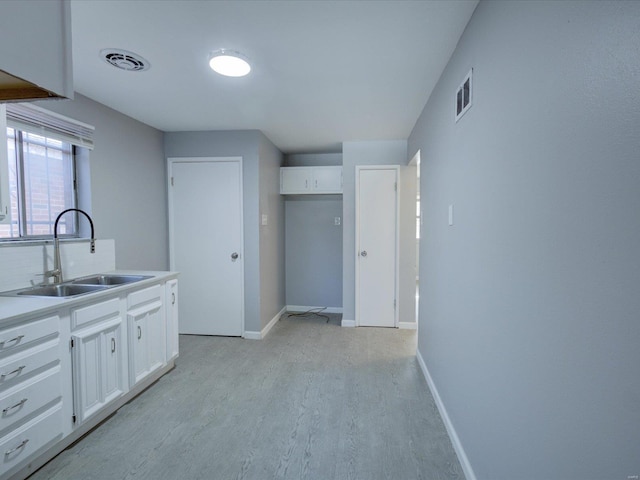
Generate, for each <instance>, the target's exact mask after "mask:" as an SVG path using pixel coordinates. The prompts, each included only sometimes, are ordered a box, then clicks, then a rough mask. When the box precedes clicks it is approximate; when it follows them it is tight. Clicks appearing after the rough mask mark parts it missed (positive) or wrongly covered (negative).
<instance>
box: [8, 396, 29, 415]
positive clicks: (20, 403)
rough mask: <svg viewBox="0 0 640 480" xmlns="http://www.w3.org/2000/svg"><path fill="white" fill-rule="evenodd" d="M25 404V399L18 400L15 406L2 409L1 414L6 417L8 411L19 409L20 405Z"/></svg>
mask: <svg viewBox="0 0 640 480" xmlns="http://www.w3.org/2000/svg"><path fill="white" fill-rule="evenodd" d="M26 402H27V399H26V398H23V399H22V400H20V401H19V402H18V403H16V404H15V405H11V406H10V407H6V408H3V409H2V414H3V415H6V414H7V413H8V412H9V411H10V410H13V409H14V408H18V407H21V406H22V405H24V404H25V403H26Z"/></svg>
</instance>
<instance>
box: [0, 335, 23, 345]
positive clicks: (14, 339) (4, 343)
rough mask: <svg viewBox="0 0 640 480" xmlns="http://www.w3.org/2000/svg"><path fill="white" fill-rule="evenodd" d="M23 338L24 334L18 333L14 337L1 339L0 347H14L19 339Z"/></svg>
mask: <svg viewBox="0 0 640 480" xmlns="http://www.w3.org/2000/svg"><path fill="white" fill-rule="evenodd" d="M23 338H24V335H18V336H17V337H15V338H12V339H11V340H3V341H1V342H0V348H5V347H7V346H9V347H15V346H16V345H17V344H19V343H20V340H22V339H23ZM11 342H14V343H13V345H7V343H11Z"/></svg>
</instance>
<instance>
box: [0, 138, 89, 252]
mask: <svg viewBox="0 0 640 480" xmlns="http://www.w3.org/2000/svg"><path fill="white" fill-rule="evenodd" d="M0 148H1V147H0ZM7 149H8V157H9V195H10V209H11V222H10V223H7V224H0V240H2V239H28V238H34V239H35V238H42V237H50V236H51V235H53V225H54V222H55V220H56V217H57V216H58V214H59V213H60V212H62V211H63V210H65V209H67V208H75V207H76V188H75V186H76V173H75V170H76V169H75V161H74V155H73V145H72V144H71V143H66V142H64V141H61V140H57V139H55V138H49V137H46V136H43V135H38V134H35V133H30V132H27V131H22V130H19V129H17V128H7ZM58 233H59V234H61V235H70V236H76V235H77V233H78V232H77V216H76V215H73V214H72V213H69V214H67V215H65V216H64V217H62V218H61V219H60V222H59V223H58Z"/></svg>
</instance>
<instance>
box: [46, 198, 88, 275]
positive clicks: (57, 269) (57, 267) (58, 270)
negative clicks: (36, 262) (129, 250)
mask: <svg viewBox="0 0 640 480" xmlns="http://www.w3.org/2000/svg"><path fill="white" fill-rule="evenodd" d="M67 212H78V213H81V214H83V215H84V216H85V217H87V220H89V224H90V225H91V244H90V248H89V251H90V252H91V253H96V237H95V232H94V229H93V220H91V217H90V216H89V214H88V213H87V212H85V211H84V210H80V209H79V208H68V209H66V210H64V211H62V212H60V214H59V215H58V217H57V218H56V223H54V224H53V270H52V271H51V272H47V273H48V274H49V275H50V276H52V277H53V283H54V284H56V283H62V280H63V277H62V262H61V261H60V239H59V238H58V222H59V221H60V218H61V217H62V216H63V215H64V214H65V213H67Z"/></svg>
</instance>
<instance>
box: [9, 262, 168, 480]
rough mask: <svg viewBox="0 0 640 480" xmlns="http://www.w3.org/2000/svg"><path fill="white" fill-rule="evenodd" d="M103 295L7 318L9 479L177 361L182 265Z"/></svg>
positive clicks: (32, 468)
mask: <svg viewBox="0 0 640 480" xmlns="http://www.w3.org/2000/svg"><path fill="white" fill-rule="evenodd" d="M167 277H168V278H167ZM98 298H99V300H98V299H96V300H91V298H90V297H89V296H88V297H85V299H84V300H83V301H82V302H75V303H74V304H73V305H74V306H59V307H51V309H50V310H49V311H48V313H47V314H45V313H42V314H40V315H39V316H38V317H33V316H32V317H29V316H27V315H25V316H24V318H21V319H20V320H17V319H13V320H12V321H11V323H10V324H8V325H7V326H4V327H0V478H2V479H5V478H7V479H11V480H14V479H20V480H21V479H24V478H26V477H28V476H29V475H31V474H32V473H33V472H34V471H35V470H37V469H38V468H39V467H40V466H42V465H44V464H45V463H46V462H47V461H48V460H50V459H51V458H53V457H54V456H55V455H56V454H58V453H60V452H61V451H62V450H64V448H66V447H68V446H69V445H71V444H72V443H73V442H75V441H77V440H78V439H80V438H81V437H82V436H83V435H85V434H86V433H88V432H89V431H90V430H91V429H92V428H94V427H96V426H97V425H98V424H99V423H100V422H101V421H104V420H105V419H106V418H108V417H109V415H111V414H113V413H114V412H115V411H117V409H118V408H120V407H121V406H122V405H124V404H125V403H126V402H128V401H130V400H131V399H133V398H134V397H135V396H137V395H138V394H140V393H141V392H142V391H143V390H144V389H145V388H147V387H149V386H150V385H151V384H152V383H153V382H154V381H156V380H157V379H159V378H160V377H161V376H162V375H164V374H165V373H167V372H168V371H169V370H170V369H171V368H173V365H174V360H175V358H176V357H177V356H178V324H177V322H178V312H177V307H178V281H177V280H175V274H171V275H164V276H162V277H160V278H158V280H157V282H156V283H146V284H144V285H130V286H129V287H128V288H123V289H118V290H116V291H114V293H113V295H111V296H104V295H101V296H100V297H98ZM0 320H2V318H0Z"/></svg>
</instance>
